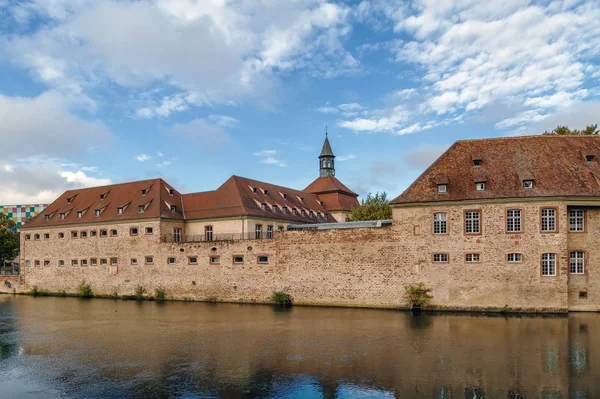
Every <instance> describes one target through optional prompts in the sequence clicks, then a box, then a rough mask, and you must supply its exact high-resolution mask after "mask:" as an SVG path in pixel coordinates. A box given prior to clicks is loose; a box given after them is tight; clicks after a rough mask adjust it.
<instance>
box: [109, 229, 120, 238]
mask: <svg viewBox="0 0 600 399" xmlns="http://www.w3.org/2000/svg"><path fill="white" fill-rule="evenodd" d="M117 234H118V232H117V230H115V229H112V230H111V231H110V236H111V237H116V236H117Z"/></svg>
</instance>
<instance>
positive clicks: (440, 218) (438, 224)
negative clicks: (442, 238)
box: [433, 212, 448, 234]
mask: <svg viewBox="0 0 600 399" xmlns="http://www.w3.org/2000/svg"><path fill="white" fill-rule="evenodd" d="M447 218H448V214H446V213H445V212H438V213H434V214H433V234H446V233H448V222H447Z"/></svg>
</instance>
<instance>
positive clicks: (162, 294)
mask: <svg viewBox="0 0 600 399" xmlns="http://www.w3.org/2000/svg"><path fill="white" fill-rule="evenodd" d="M154 297H155V298H156V300H157V301H164V300H165V299H167V289H166V288H165V287H156V288H155V289H154Z"/></svg>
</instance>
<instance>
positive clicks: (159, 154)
mask: <svg viewBox="0 0 600 399" xmlns="http://www.w3.org/2000/svg"><path fill="white" fill-rule="evenodd" d="M156 155H158V156H159V157H164V156H165V154H163V153H162V152H160V151H156Z"/></svg>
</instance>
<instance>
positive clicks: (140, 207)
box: [138, 205, 146, 213]
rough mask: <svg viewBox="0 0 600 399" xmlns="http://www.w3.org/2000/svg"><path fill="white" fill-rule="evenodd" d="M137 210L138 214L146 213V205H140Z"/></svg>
mask: <svg viewBox="0 0 600 399" xmlns="http://www.w3.org/2000/svg"><path fill="white" fill-rule="evenodd" d="M138 210H139V212H140V213H144V212H145V211H146V205H140V206H139V207H138Z"/></svg>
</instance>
